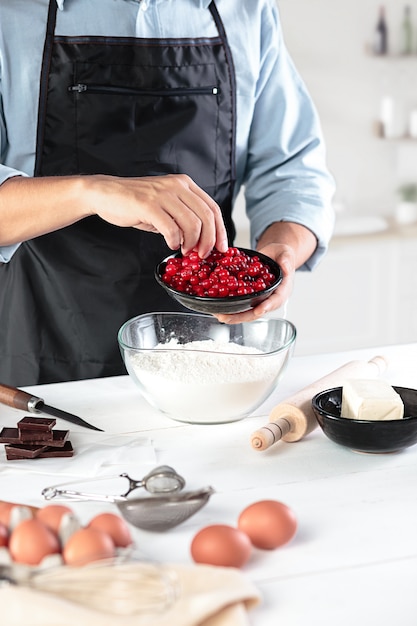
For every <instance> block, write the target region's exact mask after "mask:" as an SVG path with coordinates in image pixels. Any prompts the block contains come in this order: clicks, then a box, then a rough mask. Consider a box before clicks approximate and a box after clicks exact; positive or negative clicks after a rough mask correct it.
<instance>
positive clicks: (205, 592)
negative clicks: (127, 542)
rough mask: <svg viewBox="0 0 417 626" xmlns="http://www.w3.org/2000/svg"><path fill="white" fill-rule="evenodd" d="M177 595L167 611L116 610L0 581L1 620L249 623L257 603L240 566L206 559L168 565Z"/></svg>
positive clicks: (97, 625)
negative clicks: (202, 562)
mask: <svg viewBox="0 0 417 626" xmlns="http://www.w3.org/2000/svg"><path fill="white" fill-rule="evenodd" d="M169 568H170V569H171V570H173V571H174V572H175V574H176V576H177V577H178V588H179V597H178V599H177V601H176V602H175V603H174V604H173V605H172V606H171V607H170V608H169V609H168V610H167V611H165V612H163V613H161V614H158V613H153V614H152V615H148V616H144V615H123V616H121V615H115V614H114V613H104V612H101V611H98V610H93V609H91V608H87V607H85V606H81V605H80V604H77V603H75V602H71V601H68V600H66V599H63V598H60V597H58V596H56V595H51V594H47V593H44V592H39V591H35V590H33V589H29V588H27V587H23V586H15V585H11V586H9V585H8V586H5V587H0V606H1V612H0V623H1V626H248V624H249V623H250V621H249V615H248V610H249V609H250V608H251V607H253V606H255V605H256V604H258V603H259V601H260V595H259V592H258V590H257V589H256V588H255V587H254V585H253V584H252V583H251V582H250V581H248V580H247V579H246V578H245V576H244V575H243V574H242V572H240V571H239V570H236V569H233V568H226V567H224V568H223V567H212V566H209V565H190V566H187V565H170V566H169Z"/></svg>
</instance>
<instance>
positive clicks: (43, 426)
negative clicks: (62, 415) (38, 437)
mask: <svg viewBox="0 0 417 626" xmlns="http://www.w3.org/2000/svg"><path fill="white" fill-rule="evenodd" d="M55 424H56V419H55V418H53V417H34V416H32V415H27V416H26V417H23V418H22V419H21V420H20V421H19V422H17V427H18V428H19V429H20V430H46V431H48V430H52V428H53V427H54V426H55Z"/></svg>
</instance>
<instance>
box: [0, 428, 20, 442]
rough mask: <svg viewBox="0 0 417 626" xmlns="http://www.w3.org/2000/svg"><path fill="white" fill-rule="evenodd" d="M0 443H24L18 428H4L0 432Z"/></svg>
mask: <svg viewBox="0 0 417 626" xmlns="http://www.w3.org/2000/svg"><path fill="white" fill-rule="evenodd" d="M0 443H22V442H21V439H20V433H19V429H18V428H7V427H5V428H2V429H1V430H0Z"/></svg>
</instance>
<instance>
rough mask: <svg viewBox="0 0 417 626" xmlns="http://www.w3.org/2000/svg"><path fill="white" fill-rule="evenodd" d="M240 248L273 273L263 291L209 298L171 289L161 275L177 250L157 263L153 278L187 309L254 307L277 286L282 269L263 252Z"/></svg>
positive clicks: (225, 310)
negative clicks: (271, 279) (272, 279)
mask: <svg viewBox="0 0 417 626" xmlns="http://www.w3.org/2000/svg"><path fill="white" fill-rule="evenodd" d="M238 249H239V250H242V251H243V252H245V253H246V254H247V255H249V256H258V257H259V259H260V260H261V261H262V263H264V264H265V265H268V267H269V269H270V270H271V272H272V273H273V274H274V275H275V277H276V278H275V280H274V282H273V283H272V284H271V285H270V286H269V287H268V288H267V289H264V290H263V291H258V292H257V293H252V294H246V295H244V296H228V297H226V298H210V297H208V296H207V297H203V296H193V295H189V294H187V293H184V292H182V291H178V290H177V289H173V288H172V287H170V286H169V285H167V284H166V283H164V281H163V280H162V275H163V274H164V271H165V267H166V264H167V261H168V259H171V258H174V257H181V253H180V252H177V253H175V254H171V255H170V256H168V257H167V258H166V259H164V260H163V261H161V262H160V263H158V265H157V266H156V268H155V278H156V280H157V282H158V283H159V284H160V285H161V287H163V288H164V289H165V291H166V292H167V293H169V295H170V296H171V297H172V298H174V300H177V301H178V302H180V303H181V304H182V305H183V306H185V307H186V308H187V309H190V310H192V311H197V312H198V313H210V314H217V313H242V311H248V310H249V309H253V308H255V307H256V306H257V305H258V304H260V303H261V302H263V301H264V300H266V298H268V297H269V296H270V295H271V294H272V293H273V292H274V291H275V289H276V288H277V287H278V285H279V284H280V283H281V281H282V270H281V268H280V266H279V265H278V264H277V263H275V261H274V260H273V259H271V258H270V257H268V256H266V255H265V254H261V253H260V252H257V251H256V250H249V249H247V248H238Z"/></svg>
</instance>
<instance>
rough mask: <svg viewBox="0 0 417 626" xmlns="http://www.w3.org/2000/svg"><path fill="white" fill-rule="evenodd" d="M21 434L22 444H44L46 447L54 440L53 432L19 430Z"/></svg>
mask: <svg viewBox="0 0 417 626" xmlns="http://www.w3.org/2000/svg"><path fill="white" fill-rule="evenodd" d="M18 430H19V433H20V441H21V442H22V443H39V442H40V443H43V442H45V445H47V443H48V444H49V442H50V441H52V438H53V432H54V431H53V430H26V429H23V430H21V429H20V428H19V429H18Z"/></svg>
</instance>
